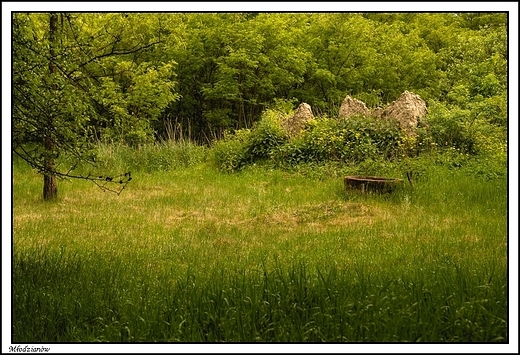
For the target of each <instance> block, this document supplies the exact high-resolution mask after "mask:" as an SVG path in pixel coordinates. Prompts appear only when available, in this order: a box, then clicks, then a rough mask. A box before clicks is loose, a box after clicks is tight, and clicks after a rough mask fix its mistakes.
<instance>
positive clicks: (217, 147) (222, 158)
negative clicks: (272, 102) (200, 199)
mask: <svg viewBox="0 0 520 355" xmlns="http://www.w3.org/2000/svg"><path fill="white" fill-rule="evenodd" d="M280 120H281V119H280V112H278V111H276V110H267V111H265V112H264V114H263V115H262V119H261V120H260V121H259V122H258V123H257V124H255V126H254V127H253V128H252V129H241V130H237V131H235V132H234V133H227V134H226V135H225V136H224V139H222V140H220V141H218V142H216V143H215V144H214V145H213V148H212V150H213V155H212V159H213V161H214V162H215V164H216V165H217V166H218V168H219V169H220V170H222V171H228V172H232V171H237V170H241V169H242V168H244V167H245V166H246V165H247V164H249V163H252V162H254V161H258V160H265V159H270V158H272V157H273V155H274V153H275V152H276V151H277V149H278V148H279V147H280V146H281V145H283V144H284V143H285V142H286V141H287V139H288V137H287V134H286V133H285V131H284V130H283V128H282V126H281V121H280Z"/></svg>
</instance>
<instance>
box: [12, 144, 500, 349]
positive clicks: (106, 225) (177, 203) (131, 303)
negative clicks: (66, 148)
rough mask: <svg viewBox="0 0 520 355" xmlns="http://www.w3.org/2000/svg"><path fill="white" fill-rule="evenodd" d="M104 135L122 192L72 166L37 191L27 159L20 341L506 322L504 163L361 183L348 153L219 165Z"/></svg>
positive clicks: (165, 338)
mask: <svg viewBox="0 0 520 355" xmlns="http://www.w3.org/2000/svg"><path fill="white" fill-rule="evenodd" d="M103 149H105V151H104V152H103V154H105V155H107V156H110V155H109V153H110V154H112V153H113V154H114V159H113V160H112V163H111V164H112V165H111V166H112V167H120V168H122V169H123V170H125V169H128V168H131V169H133V170H134V171H135V172H133V173H132V175H133V176H134V180H133V181H132V183H131V184H129V185H128V187H127V189H126V190H125V191H124V192H123V193H122V194H121V195H120V196H116V195H113V194H109V193H103V192H101V191H100V190H98V189H97V188H96V187H95V186H93V185H91V184H89V183H88V182H87V181H74V182H69V181H61V183H60V196H61V197H60V198H59V199H58V201H56V202H54V203H43V202H42V201H41V200H40V198H39V195H40V189H41V186H40V184H41V181H40V177H39V176H38V175H36V174H35V173H33V172H31V171H30V170H28V169H26V168H24V167H23V166H20V165H18V164H15V169H14V180H13V193H14V196H13V197H14V211H13V225H14V236H13V250H14V259H13V316H14V317H13V341H15V342H79V341H81V342H156V341H157V342H170V341H171V342H408V341H413V342H416V341H419V342H421V341H422V342H504V341H507V339H508V334H507V329H508V328H507V325H508V319H507V307H508V306H507V294H506V291H507V277H506V273H507V221H506V217H507V204H506V198H507V196H506V179H505V177H504V176H496V177H495V178H493V179H491V180H490V179H487V178H483V177H481V176H478V175H475V174H470V173H469V171H468V170H465V169H464V168H459V169H450V168H449V167H448V166H442V165H428V166H424V169H422V171H421V173H420V174H419V175H418V177H417V179H416V180H415V181H414V186H413V188H412V187H411V186H409V185H404V186H403V187H402V188H401V189H400V190H399V191H397V192H396V193H394V194H393V195H375V194H374V195H372V194H366V195H363V194H359V193H352V192H349V193H347V192H345V191H344V190H343V183H342V179H341V178H340V175H341V174H342V173H344V172H345V170H342V169H341V168H338V167H332V168H330V167H325V166H324V167H321V168H320V169H322V170H320V171H321V172H322V173H318V172H317V171H314V173H313V174H310V173H307V171H306V169H305V168H304V167H301V168H299V169H295V170H291V171H283V170H278V169H272V168H269V166H263V167H258V166H256V167H255V166H251V167H248V168H246V169H244V170H243V171H242V172H241V173H239V174H227V173H218V172H217V171H216V170H215V169H214V168H212V167H210V166H208V165H206V163H204V161H205V159H204V155H203V154H201V153H200V152H199V151H196V152H192V151H191V150H190V148H189V147H184V148H182V147H181V148H178V149H186V151H185V154H186V156H188V157H189V158H188V159H187V161H188V162H189V163H186V164H184V163H179V160H175V159H177V158H175V159H173V158H172V160H171V163H169V164H170V167H169V168H157V167H156V168H153V169H152V168H151V166H148V167H147V165H146V163H142V164H139V159H142V158H139V159H137V158H135V157H134V158H135V159H136V160H132V159H134V158H130V157H128V158H122V157H124V154H125V153H123V151H121V152H118V153H117V154H121V155H117V154H116V153H115V152H112V151H111V150H110V149H117V148H112V147H104V148H103ZM147 149H148V148H147ZM153 149H155V148H150V151H148V152H147V153H145V152H144V150H142V151H140V152H137V153H134V154H137V156H153V154H152V153H150V152H154V150H153ZM165 149H166V148H165ZM168 149H172V152H173V153H171V154H172V155H171V156H172V157H177V156H178V155H177V154H180V153H179V152H178V151H177V150H175V149H177V148H174V147H170V148H168ZM197 149H198V148H197ZM128 154H129V155H130V153H128ZM146 154H148V155H146ZM166 155H167V154H166ZM197 157H199V158H197ZM132 161H134V163H132ZM150 161H153V160H148V162H150ZM132 164H134V165H132ZM107 166H108V165H107ZM172 167H173V168H172ZM313 168H315V166H311V167H310V169H313ZM329 168H330V169H331V170H330V171H329V170H327V169H329ZM358 168H359V167H358ZM383 168H384V169H387V170H386V171H385V173H389V174H394V173H395V174H397V173H398V172H399V171H398V170H399V166H398V165H395V166H390V165H386V166H384V167H383ZM345 169H347V168H345ZM348 169H353V168H348Z"/></svg>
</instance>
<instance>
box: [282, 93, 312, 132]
mask: <svg viewBox="0 0 520 355" xmlns="http://www.w3.org/2000/svg"><path fill="white" fill-rule="evenodd" d="M313 117H314V116H313V114H312V110H311V106H310V105H309V104H307V103H305V102H304V103H301V104H300V106H298V108H297V109H296V111H295V112H294V114H293V115H292V116H290V117H288V118H287V119H286V120H284V121H283V122H282V128H283V129H285V131H286V132H287V134H288V135H289V137H290V138H293V137H295V136H297V135H298V134H299V133H300V132H301V131H302V130H303V129H304V128H305V125H306V124H307V122H309V121H310V120H311V119H312V118H313Z"/></svg>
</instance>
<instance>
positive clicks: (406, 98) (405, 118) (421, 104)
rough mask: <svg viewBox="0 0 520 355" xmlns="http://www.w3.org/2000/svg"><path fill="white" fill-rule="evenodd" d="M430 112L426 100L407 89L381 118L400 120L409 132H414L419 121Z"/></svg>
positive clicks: (403, 127) (402, 126) (404, 128)
mask: <svg viewBox="0 0 520 355" xmlns="http://www.w3.org/2000/svg"><path fill="white" fill-rule="evenodd" d="M427 113H428V109H427V107H426V102H425V101H424V100H423V99H421V97H420V96H419V95H416V94H414V93H411V92H409V91H405V92H403V93H402V94H401V96H399V98H398V99H397V100H396V101H394V102H392V103H391V104H390V105H389V106H388V107H387V108H386V109H385V110H384V111H383V112H382V114H381V118H386V119H393V120H396V121H397V122H399V125H400V126H401V128H402V129H403V130H404V131H406V132H407V133H408V134H414V133H415V129H416V128H417V125H418V122H419V120H420V119H422V118H423V117H424V116H426V114H427Z"/></svg>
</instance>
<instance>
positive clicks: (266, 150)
mask: <svg viewBox="0 0 520 355" xmlns="http://www.w3.org/2000/svg"><path fill="white" fill-rule="evenodd" d="M287 139H288V137H287V134H286V133H285V131H284V129H283V128H282V126H281V118H280V113H279V112H276V111H274V110H267V111H265V112H264V113H263V115H262V119H261V120H260V121H259V122H258V123H257V124H256V125H255V127H254V128H253V130H252V131H251V136H250V146H249V152H250V154H251V157H252V158H253V159H254V160H258V159H265V158H269V157H271V155H272V154H273V152H274V151H275V150H276V148H278V147H279V146H281V145H282V144H284V143H285V142H286V141H287Z"/></svg>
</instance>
